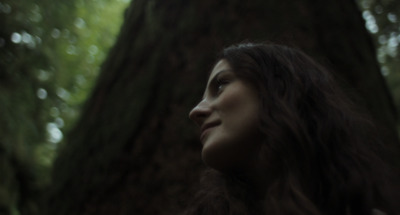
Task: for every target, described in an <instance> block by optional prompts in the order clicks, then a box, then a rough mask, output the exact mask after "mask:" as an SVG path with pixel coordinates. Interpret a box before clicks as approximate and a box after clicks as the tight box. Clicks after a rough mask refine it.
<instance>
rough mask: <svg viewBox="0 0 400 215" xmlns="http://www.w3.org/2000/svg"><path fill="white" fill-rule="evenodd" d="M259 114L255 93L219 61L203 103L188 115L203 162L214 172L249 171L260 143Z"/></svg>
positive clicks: (227, 64) (223, 62)
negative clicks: (195, 129) (197, 129)
mask: <svg viewBox="0 0 400 215" xmlns="http://www.w3.org/2000/svg"><path fill="white" fill-rule="evenodd" d="M259 112H260V99H259V97H258V95H257V93H256V91H255V89H254V88H253V87H252V86H251V85H250V84H249V83H247V82H245V81H243V80H241V79H239V78H238V77H237V76H236V74H235V73H234V72H233V71H232V69H231V67H230V65H229V63H228V62H227V61H226V60H220V61H219V62H218V63H217V64H216V65H215V67H214V69H213V70H212V72H211V75H210V77H209V80H208V83H207V87H206V90H205V92H204V96H203V100H202V101H201V102H200V103H199V104H197V106H196V107H195V108H193V110H192V111H191V112H190V114H189V117H190V119H192V120H193V121H195V122H196V124H198V125H199V126H200V129H201V135H200V140H201V142H202V144H203V150H202V159H203V161H204V162H205V163H206V164H207V165H208V166H210V167H212V168H214V169H218V170H232V169H233V170H234V169H236V168H249V167H250V166H251V165H252V163H253V162H254V161H255V159H257V158H258V156H257V155H258V152H259V149H260V146H261V142H262V138H261V134H260V131H259Z"/></svg>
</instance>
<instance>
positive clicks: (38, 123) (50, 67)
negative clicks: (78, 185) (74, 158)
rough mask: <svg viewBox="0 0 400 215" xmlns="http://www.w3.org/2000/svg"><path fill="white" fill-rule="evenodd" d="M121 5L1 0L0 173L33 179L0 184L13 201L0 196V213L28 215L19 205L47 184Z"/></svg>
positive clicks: (90, 0)
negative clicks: (58, 151) (24, 214)
mask: <svg viewBox="0 0 400 215" xmlns="http://www.w3.org/2000/svg"><path fill="white" fill-rule="evenodd" d="M128 3H129V2H128V1H127V0H119V1H111V0H74V1H52V0H38V1H33V0H0V25H1V26H2V28H1V29H0V104H1V105H0V155H4V156H2V159H3V160H2V161H1V165H0V172H2V174H3V173H4V174H5V175H4V176H2V177H3V178H14V177H16V176H15V175H16V174H19V173H18V172H25V173H26V174H20V175H22V176H21V177H23V178H32V179H33V182H32V183H28V185H21V183H25V182H26V181H24V180H23V179H18V180H17V179H15V180H11V182H12V183H11V182H10V180H7V181H0V197H4V196H14V197H15V198H14V197H13V199H7V198H0V209H1V210H3V209H4V210H6V211H17V212H18V211H27V210H28V211H30V212H28V213H29V214H34V212H33V211H35V210H36V209H26V207H25V206H23V205H24V203H23V202H20V199H29V198H30V197H32V198H33V201H35V197H33V196H30V197H28V196H29V195H30V194H29V193H33V192H36V190H40V189H44V188H45V187H46V186H48V185H49V184H50V175H49V171H50V168H51V164H52V161H53V158H54V157H55V156H56V151H57V148H58V145H59V144H60V143H61V142H62V136H63V132H67V131H68V129H69V128H70V127H71V126H72V124H73V122H74V121H75V119H76V118H77V116H78V115H79V110H80V106H81V105H82V103H83V101H84V100H85V99H86V97H87V95H88V94H89V93H90V89H91V87H92V85H93V83H94V80H95V77H96V75H97V72H98V70H99V66H100V63H101V62H102V61H103V59H104V57H105V56H106V53H107V51H108V49H109V47H110V46H111V45H112V44H113V42H114V40H115V37H116V34H117V33H118V30H119V27H120V24H121V23H122V19H123V9H124V8H125V7H126V6H127V4H128ZM3 152H4V154H3ZM7 169H9V170H10V171H8V170H7ZM26 169H31V170H32V171H25V170H26ZM10 183H11V184H10ZM27 186H28V187H27ZM22 189H25V190H22ZM18 193H25V194H24V195H25V196H19V195H18ZM3 194H4V195H3ZM3 200H4V201H3ZM31 200H32V199H31ZM24 201H25V202H29V201H30V200H24ZM37 204H38V203H37ZM30 205H32V204H30ZM24 207H25V209H24ZM36 211H37V210H36ZM18 213H19V212H18ZM14 214H15V213H14Z"/></svg>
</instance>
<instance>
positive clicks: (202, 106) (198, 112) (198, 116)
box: [189, 99, 211, 126]
mask: <svg viewBox="0 0 400 215" xmlns="http://www.w3.org/2000/svg"><path fill="white" fill-rule="evenodd" d="M210 114H211V108H210V105H209V103H208V101H206V100H205V99H203V100H202V101H201V102H200V103H199V104H197V105H196V107H194V108H193V109H192V110H191V111H190V113H189V118H190V119H191V120H193V121H194V122H195V123H196V124H197V125H199V126H201V125H202V124H203V122H204V121H205V120H206V119H207V117H208V116H210Z"/></svg>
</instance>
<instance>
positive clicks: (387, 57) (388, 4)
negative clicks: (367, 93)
mask: <svg viewBox="0 0 400 215" xmlns="http://www.w3.org/2000/svg"><path fill="white" fill-rule="evenodd" d="M357 3H358V4H359V7H360V9H361V11H362V17H363V18H364V20H365V27H366V29H367V30H368V31H369V32H370V33H371V35H372V37H373V38H374V40H375V46H376V50H377V52H376V53H377V56H376V57H377V60H378V62H379V63H380V66H381V73H382V75H383V76H384V77H385V79H386V82H387V84H388V86H389V89H390V91H391V93H392V96H393V101H394V102H395V103H396V108H397V112H399V113H400V70H399V69H398V68H400V58H399V49H400V45H399V44H400V1H378V0H357ZM398 131H399V136H400V125H398Z"/></svg>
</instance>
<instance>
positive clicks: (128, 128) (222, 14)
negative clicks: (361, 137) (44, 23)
mask: <svg viewBox="0 0 400 215" xmlns="http://www.w3.org/2000/svg"><path fill="white" fill-rule="evenodd" d="M246 39H249V40H251V41H266V40H268V41H279V42H280V43H285V44H291V45H295V46H297V47H300V48H301V49H303V50H304V51H306V52H307V53H309V54H310V55H312V56H314V57H315V58H316V59H317V60H319V61H320V62H322V63H324V64H325V65H328V67H330V68H332V69H333V70H334V71H336V72H337V73H336V74H337V77H339V78H340V79H342V80H344V81H345V82H344V83H345V86H347V87H349V86H351V87H353V88H354V90H355V91H354V94H355V95H356V96H355V97H354V98H358V100H359V102H360V103H361V104H362V105H365V106H366V107H367V108H368V110H370V112H371V113H372V114H373V116H374V117H375V118H376V119H377V121H378V122H379V123H380V124H382V125H384V126H385V128H386V129H387V134H386V135H385V137H386V138H387V140H388V141H390V142H388V143H390V145H392V146H395V147H397V146H398V145H396V144H397V143H398V142H397V139H396V138H397V136H396V133H395V126H394V125H395V118H394V116H395V113H394V112H395V111H394V110H395V109H394V107H393V104H392V101H391V97H390V94H389V93H388V90H387V88H386V86H385V83H384V80H383V78H382V76H381V75H380V72H379V66H378V64H377V62H376V60H375V51H374V47H373V44H372V42H371V39H370V37H369V35H368V33H367V31H366V30H365V28H364V22H363V20H362V18H361V15H360V12H359V11H358V9H357V7H356V4H355V3H354V2H353V1H348V0H325V1H311V0H270V1H265V0H251V1H238V0H231V1H223V0H221V1H215V0H202V1H194V0H193V1H190V0H168V1H157V0H133V1H132V3H131V5H130V7H129V8H128V9H127V10H126V13H125V22H124V25H123V26H122V28H121V32H120V35H119V38H118V40H117V42H116V44H115V46H114V47H113V49H112V50H111V52H110V53H109V56H108V58H107V60H106V61H105V62H104V64H103V66H102V68H101V74H100V76H99V78H98V82H97V85H96V87H95V88H94V91H93V94H92V95H91V97H90V98H89V99H88V101H87V103H86V106H85V108H84V110H83V113H82V116H81V118H80V120H79V122H78V123H77V124H76V127H75V129H74V130H73V131H72V132H70V134H69V135H68V144H67V145H65V147H64V148H63V149H62V150H61V152H60V155H59V157H58V159H57V161H56V163H55V167H54V187H53V189H52V192H51V195H50V200H49V211H48V214H58V215H64V214H65V215H70V214H96V215H102V214H104V215H106V214H107V215H108V214H114V215H119V214H177V212H179V211H181V210H182V209H183V207H184V203H185V200H186V199H188V198H190V196H191V195H192V193H193V190H194V189H195V188H194V187H195V185H196V183H197V182H198V180H199V174H200V171H201V170H202V169H203V168H204V166H203V164H202V162H201V158H200V147H201V146H200V142H199V139H198V136H199V133H198V132H197V128H196V126H195V125H194V124H193V123H192V122H190V121H189V119H188V112H189V110H190V109H191V108H192V107H193V106H194V105H195V104H196V103H197V102H198V101H199V99H200V98H201V94H202V91H203V88H204V87H205V83H206V80H207V74H208V72H209V71H210V69H211V67H212V65H213V63H214V60H215V56H216V54H217V52H218V51H220V50H221V49H222V48H223V47H225V46H228V45H230V44H232V43H237V42H240V41H243V40H246ZM397 148H398V147H397Z"/></svg>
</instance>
